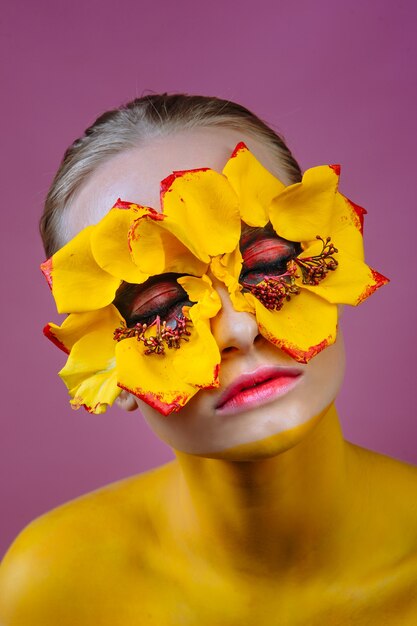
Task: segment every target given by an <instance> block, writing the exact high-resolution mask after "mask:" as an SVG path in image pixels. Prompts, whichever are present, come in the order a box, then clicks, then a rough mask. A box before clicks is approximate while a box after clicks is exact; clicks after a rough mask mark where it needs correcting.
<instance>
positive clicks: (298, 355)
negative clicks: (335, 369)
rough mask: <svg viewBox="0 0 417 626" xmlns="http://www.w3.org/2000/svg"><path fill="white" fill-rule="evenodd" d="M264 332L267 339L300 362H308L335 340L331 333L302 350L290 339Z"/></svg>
mask: <svg viewBox="0 0 417 626" xmlns="http://www.w3.org/2000/svg"><path fill="white" fill-rule="evenodd" d="M263 330H265V329H262V330H261V332H262V331H263ZM262 334H263V336H264V337H265V339H267V340H268V341H270V342H271V343H272V344H274V346H277V347H278V348H280V350H282V351H283V352H285V353H286V354H288V355H289V356H290V357H292V358H293V359H295V360H296V361H297V362H298V363H308V362H309V361H310V360H311V359H312V358H313V357H315V356H316V355H317V354H318V353H319V352H321V351H322V350H324V349H325V348H327V346H330V345H332V344H333V343H334V340H332V337H331V335H329V336H328V337H327V339H323V341H320V343H318V344H316V345H315V346H311V348H309V349H308V350H300V348H297V346H296V345H294V344H292V343H290V342H288V341H285V340H284V339H279V338H277V337H274V336H273V335H271V334H270V333H267V332H266V333H265V334H264V333H263V332H262Z"/></svg>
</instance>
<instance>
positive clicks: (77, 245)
mask: <svg viewBox="0 0 417 626" xmlns="http://www.w3.org/2000/svg"><path fill="white" fill-rule="evenodd" d="M94 229H95V226H87V228H84V230H82V231H81V232H80V233H78V235H76V236H75V237H74V238H73V239H71V241H70V242H69V243H67V244H66V245H65V246H64V247H63V248H61V249H60V250H58V252H56V253H55V254H54V255H53V256H52V257H51V259H49V261H47V262H45V263H44V264H43V265H42V266H41V268H42V271H43V272H44V274H45V276H46V278H47V280H48V282H50V286H51V289H52V294H53V296H54V298H55V302H56V307H57V310H58V313H76V312H83V311H92V310H95V309H101V308H102V307H104V306H106V305H108V304H110V302H112V301H113V299H114V295H115V293H116V291H117V288H118V287H119V285H120V280H119V279H118V278H115V277H114V276H111V275H110V274H108V273H107V272H106V271H104V270H103V269H102V268H101V267H100V266H99V265H98V264H97V262H96V261H95V259H94V256H93V254H92V251H91V245H90V243H91V235H92V233H93V231H94Z"/></svg>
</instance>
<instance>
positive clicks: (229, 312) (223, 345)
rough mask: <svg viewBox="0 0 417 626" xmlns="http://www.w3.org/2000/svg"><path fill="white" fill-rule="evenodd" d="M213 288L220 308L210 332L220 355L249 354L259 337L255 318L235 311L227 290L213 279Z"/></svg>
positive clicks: (249, 314) (212, 321)
mask: <svg viewBox="0 0 417 626" xmlns="http://www.w3.org/2000/svg"><path fill="white" fill-rule="evenodd" d="M213 286H214V288H215V289H216V291H217V293H218V294H219V297H220V300H221V303H222V308H221V309H220V311H219V312H218V314H217V315H216V317H214V318H213V319H212V320H211V331H212V333H213V336H214V338H215V340H216V342H217V345H218V346H219V350H220V353H221V355H222V356H225V355H226V354H229V353H234V352H236V353H238V352H242V353H245V352H249V351H250V350H251V349H252V347H253V345H254V343H255V341H256V339H257V338H258V337H260V335H259V329H258V325H257V323H256V319H255V316H254V315H252V314H251V313H246V312H240V311H236V310H235V309H234V308H233V304H232V301H231V299H230V296H229V293H228V291H227V288H226V287H225V286H224V285H223V284H222V283H220V282H219V281H218V280H216V279H214V281H213Z"/></svg>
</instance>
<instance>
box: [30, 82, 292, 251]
mask: <svg viewBox="0 0 417 626" xmlns="http://www.w3.org/2000/svg"><path fill="white" fill-rule="evenodd" d="M207 126H217V127H227V128H231V129H237V130H240V131H243V132H245V133H249V134H251V135H253V136H256V138H258V139H261V140H263V141H264V142H265V143H266V144H268V145H269V146H270V147H271V149H272V150H273V151H274V152H275V153H276V156H277V160H278V162H279V164H280V166H281V168H282V169H283V171H284V172H285V173H286V174H287V176H288V179H289V180H290V182H298V181H300V180H301V170H300V167H299V165H298V163H297V161H296V160H295V159H294V157H293V156H292V154H291V152H290V150H289V149H288V147H287V145H286V144H285V142H284V140H283V139H282V137H280V135H278V134H277V133H276V132H274V131H273V130H272V129H271V128H270V127H269V126H267V124H265V122H263V121H262V120H261V119H259V118H258V117H257V116H256V115H254V114H253V113H252V112H251V111H249V110H248V109H246V108H245V107H243V106H241V105H240V104H236V103H234V102H230V101H228V100H221V99H220V98H213V97H206V96H189V95H185V94H160V95H149V96H144V97H142V98H136V99H135V100H132V101H131V102H129V103H128V104H126V105H123V106H121V107H119V108H117V109H114V110H111V111H107V112H106V113H104V114H103V115H101V116H100V117H99V118H98V119H97V120H96V121H95V122H94V124H92V126H90V127H89V128H87V130H86V131H85V133H84V135H83V136H82V137H80V138H79V139H77V140H76V141H74V143H73V144H72V145H71V146H70V147H69V148H68V149H67V151H66V152H65V154H64V158H63V160H62V162H61V165H60V167H59V169H58V171H57V173H56V175H55V178H54V180H53V181H52V184H51V187H50V189H49V192H48V195H47V197H46V201H45V208H44V212H43V215H42V217H41V220H40V232H41V236H42V241H43V244H44V248H45V252H46V254H47V256H51V255H52V254H53V253H54V252H56V250H57V249H59V248H60V247H61V246H62V245H63V243H64V241H62V217H63V215H64V212H65V208H66V207H67V206H68V205H69V203H70V202H71V200H72V199H73V198H74V196H75V195H76V193H77V192H78V191H79V189H80V188H81V187H82V185H83V184H84V183H85V182H86V180H87V179H88V177H89V175H90V174H92V173H93V172H94V171H95V169H96V168H97V167H98V166H99V165H100V164H102V163H103V162H105V161H106V160H108V159H109V158H110V157H112V156H115V155H116V154H119V153H121V152H123V151H125V150H129V149H132V148H134V147H137V146H140V144H141V142H142V141H144V140H145V139H149V138H151V137H154V136H157V135H163V134H169V133H172V132H175V131H177V130H183V129H190V128H196V127H207Z"/></svg>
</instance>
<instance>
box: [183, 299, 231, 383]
mask: <svg viewBox="0 0 417 626" xmlns="http://www.w3.org/2000/svg"><path fill="white" fill-rule="evenodd" d="M192 309H194V307H191V309H190V312H191V311H192ZM219 368H220V352H219V348H218V346H217V343H216V340H215V339H214V337H213V335H212V333H211V330H210V322H209V320H205V319H201V320H196V321H195V322H194V323H193V326H192V328H191V337H190V341H189V342H187V343H186V342H183V343H182V344H181V347H180V348H179V349H178V350H174V351H173V355H172V369H173V373H175V374H176V375H177V378H178V379H179V380H183V381H184V382H186V383H188V384H190V385H192V386H193V387H197V388H198V389H212V388H213V387H218V385H219V381H218V374H219Z"/></svg>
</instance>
